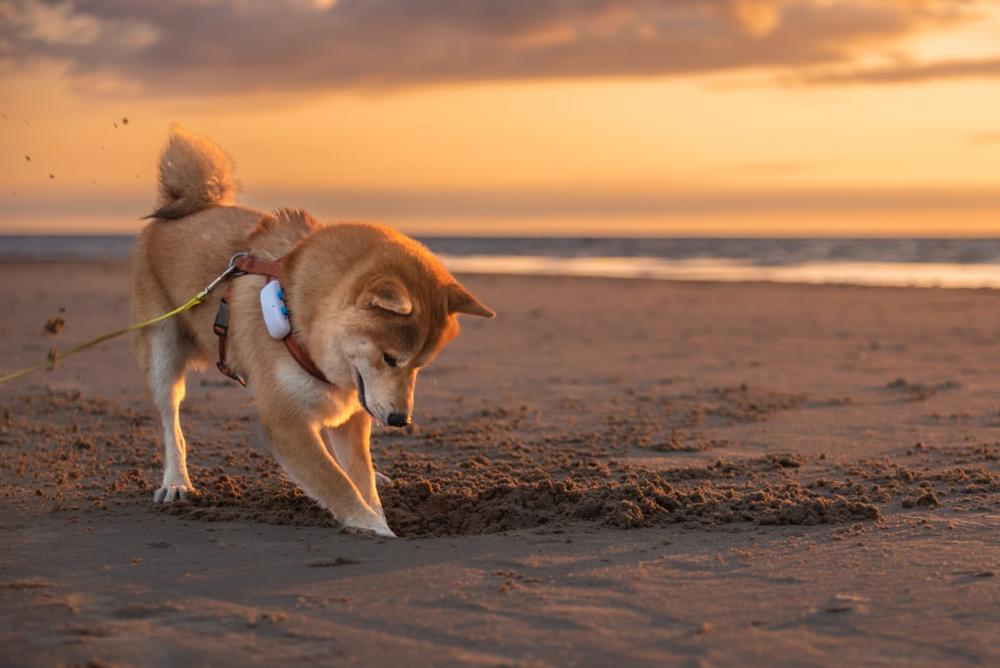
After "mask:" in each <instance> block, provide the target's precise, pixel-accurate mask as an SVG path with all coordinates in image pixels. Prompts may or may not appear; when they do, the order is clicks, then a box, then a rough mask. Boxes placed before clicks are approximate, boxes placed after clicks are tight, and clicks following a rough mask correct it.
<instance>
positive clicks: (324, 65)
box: [0, 0, 977, 94]
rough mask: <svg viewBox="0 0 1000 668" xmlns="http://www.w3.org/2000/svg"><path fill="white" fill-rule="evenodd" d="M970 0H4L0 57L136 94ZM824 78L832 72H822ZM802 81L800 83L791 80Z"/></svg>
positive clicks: (681, 38)
mask: <svg viewBox="0 0 1000 668" xmlns="http://www.w3.org/2000/svg"><path fill="white" fill-rule="evenodd" d="M976 6H977V3H976V2H975V1H974V0H840V1H836V2H829V1H821V0H659V1H658V0H616V1H612V0H461V1H459V0H451V1H446V0H339V1H336V0H285V1H283V2H279V1H278V0H218V1H216V2H204V1H203V0H171V1H170V2H161V1H150V2H138V1H133V0H129V1H126V0H79V1H78V2H69V1H67V0H60V1H58V2H50V1H45V0H0V58H2V59H3V60H5V61H7V62H8V64H10V63H13V64H24V63H30V62H35V61H37V60H38V59H40V58H50V59H59V60H62V61H65V62H67V63H68V64H69V66H70V72H71V73H73V74H75V75H78V76H80V77H89V76H93V75H95V74H100V75H111V76H114V77H118V78H120V79H123V80H125V81H127V82H130V83H131V84H133V85H134V86H137V87H138V88H140V89H141V90H143V92H145V93H147V94H157V93H165V94H170V93H177V94H183V93H205V92H220V93H236V92H247V91H268V90H282V91H296V90H314V89H336V88H348V87H358V86H390V87H394V86H407V85H421V84H429V83H441V82H453V81H481V80H518V79H537V78H583V77H602V76H622V75H624V76H664V75H681V74H694V73H706V72H727V71H737V70H741V69H746V68H757V67H772V68H786V69H789V70H791V71H793V72H794V71H796V70H797V69H798V68H806V67H817V66H828V67H829V66H838V65H848V64H850V63H851V61H852V59H853V58H854V56H855V55H856V50H857V49H859V48H863V47H864V45H877V44H885V43H889V42H892V41H894V40H897V39H898V38H899V37H901V36H905V35H907V34H910V33H911V32H914V31H916V30H919V29H922V28H925V27H927V26H928V25H945V24H948V23H950V22H954V21H961V20H965V19H968V18H969V17H971V16H974V14H975V9H976ZM827 80H828V81H830V82H835V80H834V78H832V75H831V76H828V77H827ZM803 81H809V80H808V79H803Z"/></svg>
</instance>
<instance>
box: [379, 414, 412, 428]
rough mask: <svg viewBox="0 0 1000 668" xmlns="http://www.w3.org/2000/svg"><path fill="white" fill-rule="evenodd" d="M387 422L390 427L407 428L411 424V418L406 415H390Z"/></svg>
mask: <svg viewBox="0 0 1000 668" xmlns="http://www.w3.org/2000/svg"><path fill="white" fill-rule="evenodd" d="M385 421H386V422H387V423H388V424H389V426H390V427H406V426H407V425H409V424H410V416H409V415H406V414H405V413H389V417H388V418H386V420H385Z"/></svg>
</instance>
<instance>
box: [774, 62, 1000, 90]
mask: <svg viewBox="0 0 1000 668" xmlns="http://www.w3.org/2000/svg"><path fill="white" fill-rule="evenodd" d="M996 77H1000V57H996V58H982V59H975V60H971V59H970V60H946V61H941V62H935V63H900V64H897V65H890V66H887V67H866V68H860V67H859V68H854V67H851V68H836V69H830V70H823V71H818V72H809V73H805V74H801V75H798V76H796V77H794V78H792V79H791V80H788V83H792V84H795V83H800V84H824V85H830V84H857V83H866V84H906V83H917V82H922V81H937V80H941V79H983V78H987V79H989V78H996Z"/></svg>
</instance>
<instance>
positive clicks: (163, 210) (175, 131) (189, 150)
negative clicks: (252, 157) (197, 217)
mask: <svg viewBox="0 0 1000 668" xmlns="http://www.w3.org/2000/svg"><path fill="white" fill-rule="evenodd" d="M235 198H236V181H235V180H234V179H233V164H232V160H230V159H229V157H228V156H227V155H226V154H225V153H224V152H223V150H222V149H221V148H219V147H218V146H216V145H215V144H213V143H212V142H210V141H208V140H207V139H203V138H202V137H199V136H198V135H195V134H191V133H190V132H187V131H186V130H184V129H183V128H181V127H180V126H177V125H175V126H174V127H172V128H171V133H170V141H169V142H168V143H167V147H166V148H165V149H164V150H163V154H162V155H161V156H160V200H159V208H158V209H157V210H156V211H155V212H154V213H153V215H152V216H150V217H151V218H164V219H176V218H183V217H184V216H187V215H189V214H192V213H195V212H196V211H201V210H202V209H206V208H208V207H210V206H223V205H227V204H232V203H233V202H234V201H235Z"/></svg>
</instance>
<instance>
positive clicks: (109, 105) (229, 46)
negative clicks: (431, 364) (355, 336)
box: [0, 0, 1000, 236]
mask: <svg viewBox="0 0 1000 668" xmlns="http://www.w3.org/2000/svg"><path fill="white" fill-rule="evenodd" d="M0 77H2V78H0V81H2V85H0V113H2V114H3V117H2V118H0V145H2V147H3V151H2V153H0V174H2V175H3V181H2V188H0V191H2V192H0V233H49V232H51V233H65V232H73V233H96V232H100V233H129V232H134V231H135V230H136V229H137V228H138V226H139V225H140V223H139V222H138V221H137V218H138V217H139V216H141V215H143V214H146V213H148V212H149V211H151V210H152V201H153V195H154V192H155V183H154V178H155V163H156V157H157V154H158V152H159V150H160V148H161V146H162V144H163V142H164V140H165V137H166V134H167V130H168V127H169V125H170V123H172V122H178V123H180V124H181V125H183V126H184V127H186V128H187V129H189V130H192V131H194V132H198V133H200V134H204V135H207V136H209V137H211V138H213V139H214V140H216V141H217V142H219V143H220V144H222V145H223V146H224V147H225V148H226V149H227V150H228V151H229V152H230V153H231V154H232V155H233V156H234V158H235V160H236V163H237V169H238V173H239V175H240V177H241V180H242V182H243V185H244V193H243V196H242V200H243V201H244V202H246V203H249V204H251V205H255V206H260V207H262V208H271V207H275V206H305V207H307V208H309V209H310V210H312V211H313V213H315V214H316V215H317V216H319V217H321V218H325V219H335V218H343V219H348V218H350V219H358V218H364V219H375V220H382V221H385V222H388V223H390V224H394V225H396V226H398V227H400V228H402V229H404V230H405V231H408V232H412V233H424V234H427V233H439V234H458V235H469V234H599V235H601V234H684V235H713V234H727V235H729V234H739V235H763V234H775V235H816V234H845V235H858V236H863V235H890V234H904V235H983V236H995V235H996V234H997V232H998V231H1000V226H998V223H1000V2H994V1H989V2H987V1H982V0H877V1H876V0H842V1H838V0H669V1H661V2H655V1H652V0H649V1H646V0H623V1H621V2H611V1H598V0H578V1H569V0H467V1H462V2H458V1H455V2H445V1H443V0H421V1H418V0H339V1H330V0H326V1H319V2H316V1H312V2H311V1H308V0H287V1H284V2H279V1H277V0H214V1H213V0H178V1H171V2H162V1H161V2H137V1H125V0H100V1H99V0H93V1H89V2H88V1H78V2H70V1H65V2H43V1H41V0H0ZM123 118H127V119H128V123H127V124H125V123H124V121H123V120H122V119H123ZM116 124H117V127H116ZM26 156H30V161H29V160H28V159H27V158H26ZM50 174H51V175H52V177H54V178H50Z"/></svg>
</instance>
